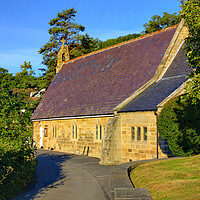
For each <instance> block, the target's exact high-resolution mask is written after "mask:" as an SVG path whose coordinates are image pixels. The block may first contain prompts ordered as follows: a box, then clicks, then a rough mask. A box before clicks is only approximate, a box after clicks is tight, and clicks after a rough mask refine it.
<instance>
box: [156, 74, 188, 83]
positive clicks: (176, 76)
mask: <svg viewBox="0 0 200 200" xmlns="http://www.w3.org/2000/svg"><path fill="white" fill-rule="evenodd" d="M182 76H185V77H186V76H187V75H186V74H180V75H174V76H168V77H165V78H161V79H160V80H159V81H161V80H168V79H172V78H179V77H182ZM159 81H156V82H159Z"/></svg>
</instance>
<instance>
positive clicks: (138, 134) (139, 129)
mask: <svg viewBox="0 0 200 200" xmlns="http://www.w3.org/2000/svg"><path fill="white" fill-rule="evenodd" d="M137 140H141V128H140V127H137Z"/></svg>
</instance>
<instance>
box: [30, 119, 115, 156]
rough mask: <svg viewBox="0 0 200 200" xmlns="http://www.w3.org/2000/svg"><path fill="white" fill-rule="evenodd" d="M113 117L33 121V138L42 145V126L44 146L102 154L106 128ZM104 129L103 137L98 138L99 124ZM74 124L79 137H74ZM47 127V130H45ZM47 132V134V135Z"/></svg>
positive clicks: (82, 153)
mask: <svg viewBox="0 0 200 200" xmlns="http://www.w3.org/2000/svg"><path fill="white" fill-rule="evenodd" d="M110 118H111V117H101V118H95V117H94V118H84V119H66V120H47V121H34V122H33V139H34V141H35V142H36V144H37V146H38V147H40V128H41V126H42V131H43V133H42V134H43V136H44V137H43V145H42V146H43V148H44V149H54V150H56V151H62V152H66V153H73V154H79V155H88V156H92V157H98V158H100V156H101V149H102V139H103V136H104V128H105V125H106V123H107V122H108V120H109V119H110ZM100 125H101V131H102V138H101V139H100V138H99V139H96V131H97V130H96V129H97V126H98V127H100ZM73 126H74V127H76V129H77V138H76V137H74V138H73ZM45 129H46V130H45ZM45 132H46V136H45Z"/></svg>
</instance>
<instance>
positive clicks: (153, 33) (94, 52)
mask: <svg viewBox="0 0 200 200" xmlns="http://www.w3.org/2000/svg"><path fill="white" fill-rule="evenodd" d="M176 27H178V24H176V25H173V26H171V27H168V28H165V29H161V30H158V31H155V32H152V33H149V34H146V35H141V36H139V37H136V38H133V39H131V40H128V41H124V42H121V43H118V44H114V45H112V46H109V47H105V48H103V49H99V50H96V51H93V52H90V53H88V54H84V55H82V56H79V57H77V58H73V59H71V60H69V61H67V62H66V63H64V64H67V63H70V62H74V61H75V60H79V59H81V58H85V57H88V56H91V55H94V54H98V53H101V52H103V51H106V50H109V49H113V48H115V47H120V46H122V45H125V44H128V43H131V42H135V41H137V40H141V39H144V38H147V37H150V36H153V35H156V34H158V33H162V32H165V31H168V30H170V29H174V28H176Z"/></svg>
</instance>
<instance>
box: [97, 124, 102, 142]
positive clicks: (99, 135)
mask: <svg viewBox="0 0 200 200" xmlns="http://www.w3.org/2000/svg"><path fill="white" fill-rule="evenodd" d="M95 133H96V140H102V139H103V133H102V126H101V124H100V122H98V123H97V124H96V130H95Z"/></svg>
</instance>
